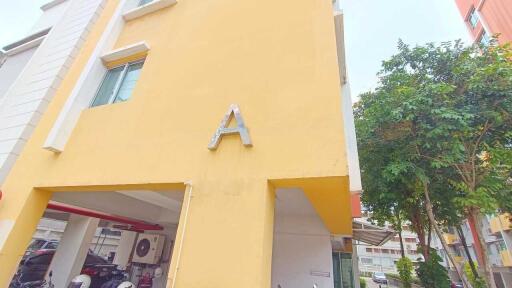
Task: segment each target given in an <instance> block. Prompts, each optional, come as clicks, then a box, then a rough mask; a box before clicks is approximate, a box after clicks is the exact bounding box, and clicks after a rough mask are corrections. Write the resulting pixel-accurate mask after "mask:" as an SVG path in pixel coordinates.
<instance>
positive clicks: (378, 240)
mask: <svg viewBox="0 0 512 288" xmlns="http://www.w3.org/2000/svg"><path fill="white" fill-rule="evenodd" d="M352 231H353V236H352V239H354V240H358V241H361V242H364V243H367V244H370V245H374V246H380V245H383V244H384V243H386V242H387V241H388V240H389V239H391V238H392V237H393V236H395V234H396V232H395V231H394V230H391V229H387V228H383V227H379V226H377V225H373V224H369V223H367V222H364V221H360V220H353V221H352Z"/></svg>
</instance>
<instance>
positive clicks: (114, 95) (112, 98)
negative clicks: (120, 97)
mask: <svg viewBox="0 0 512 288" xmlns="http://www.w3.org/2000/svg"><path fill="white" fill-rule="evenodd" d="M145 61H146V58H143V59H139V60H135V61H131V62H126V63H124V64H121V65H118V66H114V67H110V68H108V70H107V72H106V73H105V75H104V76H103V80H101V83H100V85H99V86H98V89H97V90H96V93H95V94H94V97H93V98H92V100H91V103H89V108H94V107H98V106H103V105H110V104H114V101H115V100H116V98H117V94H118V93H119V89H120V88H121V84H122V83H123V81H124V78H125V77H126V72H127V71H128V67H130V65H135V64H138V63H143V64H142V65H143V67H144V62H145ZM119 67H124V68H123V71H121V74H120V75H119V77H118V78H117V82H116V85H115V86H114V91H113V92H112V95H111V96H110V98H109V99H108V101H107V103H105V104H101V105H96V106H92V105H93V104H94V101H96V98H98V93H99V92H100V89H101V86H103V83H104V82H105V80H106V79H107V75H108V73H109V72H110V71H111V70H113V69H116V68H119ZM141 69H142V67H141ZM137 81H138V79H137ZM132 93H133V91H132ZM130 98H131V96H130Z"/></svg>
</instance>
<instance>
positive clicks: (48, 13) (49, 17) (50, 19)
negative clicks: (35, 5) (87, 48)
mask: <svg viewBox="0 0 512 288" xmlns="http://www.w3.org/2000/svg"><path fill="white" fill-rule="evenodd" d="M70 2H71V1H70V0H64V1H62V0H56V1H51V2H49V3H48V4H51V5H49V6H51V7H48V8H44V7H45V6H46V5H44V6H43V7H41V9H42V10H43V12H44V13H43V15H41V17H40V18H39V19H38V20H37V22H36V23H35V24H34V26H32V29H31V30H30V34H32V33H36V32H39V31H42V30H44V29H47V28H50V27H52V26H53V25H55V24H56V23H57V21H59V20H60V18H61V17H62V15H64V12H66V9H67V8H68V5H69V3H70ZM53 3H55V4H56V5H53Z"/></svg>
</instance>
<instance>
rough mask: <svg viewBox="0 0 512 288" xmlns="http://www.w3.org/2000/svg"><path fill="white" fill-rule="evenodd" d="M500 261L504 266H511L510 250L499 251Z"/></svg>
mask: <svg viewBox="0 0 512 288" xmlns="http://www.w3.org/2000/svg"><path fill="white" fill-rule="evenodd" d="M500 255H501V262H502V263H503V266H505V267H512V257H511V256H510V252H509V251H508V250H503V251H501V252H500Z"/></svg>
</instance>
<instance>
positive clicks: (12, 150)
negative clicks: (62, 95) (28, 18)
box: [0, 0, 105, 184]
mask: <svg viewBox="0 0 512 288" xmlns="http://www.w3.org/2000/svg"><path fill="white" fill-rule="evenodd" d="M104 4H105V1H101V0H87V1H81V0H53V1H51V2H49V3H47V4H45V5H43V6H42V7H41V10H42V11H43V14H42V15H41V17H39V19H38V20H37V21H36V22H35V24H34V26H33V27H32V29H31V30H30V31H29V32H28V33H27V35H26V36H25V37H23V38H22V39H20V40H18V41H16V42H14V43H11V44H9V45H7V46H5V47H3V52H2V53H1V54H0V184H1V183H2V182H3V181H4V179H5V177H6V176H7V174H8V173H9V171H10V169H11V168H12V166H13V164H14V162H15V161H16V159H17V157H18V155H19V154H20V152H21V150H22V149H23V147H24V146H25V143H26V141H27V140H28V139H29V137H30V135H31V134H32V131H33V130H34V127H35V126H36V124H37V123H38V121H39V119H40V118H41V115H42V114H43V113H44V111H46V108H47V106H48V103H50V100H51V99H52V98H53V96H54V94H55V90H56V89H57V87H58V85H59V84H60V82H61V81H62V80H63V77H64V76H65V75H66V72H67V71H68V68H69V67H70V65H71V63H72V62H73V60H74V59H75V57H76V55H77V53H78V51H79V49H80V48H81V46H82V45H83V43H84V39H85V38H86V37H87V34H88V32H89V30H90V28H91V27H92V25H93V24H94V23H95V21H96V19H97V18H98V15H99V13H100V12H101V11H102V9H103V6H104Z"/></svg>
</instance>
